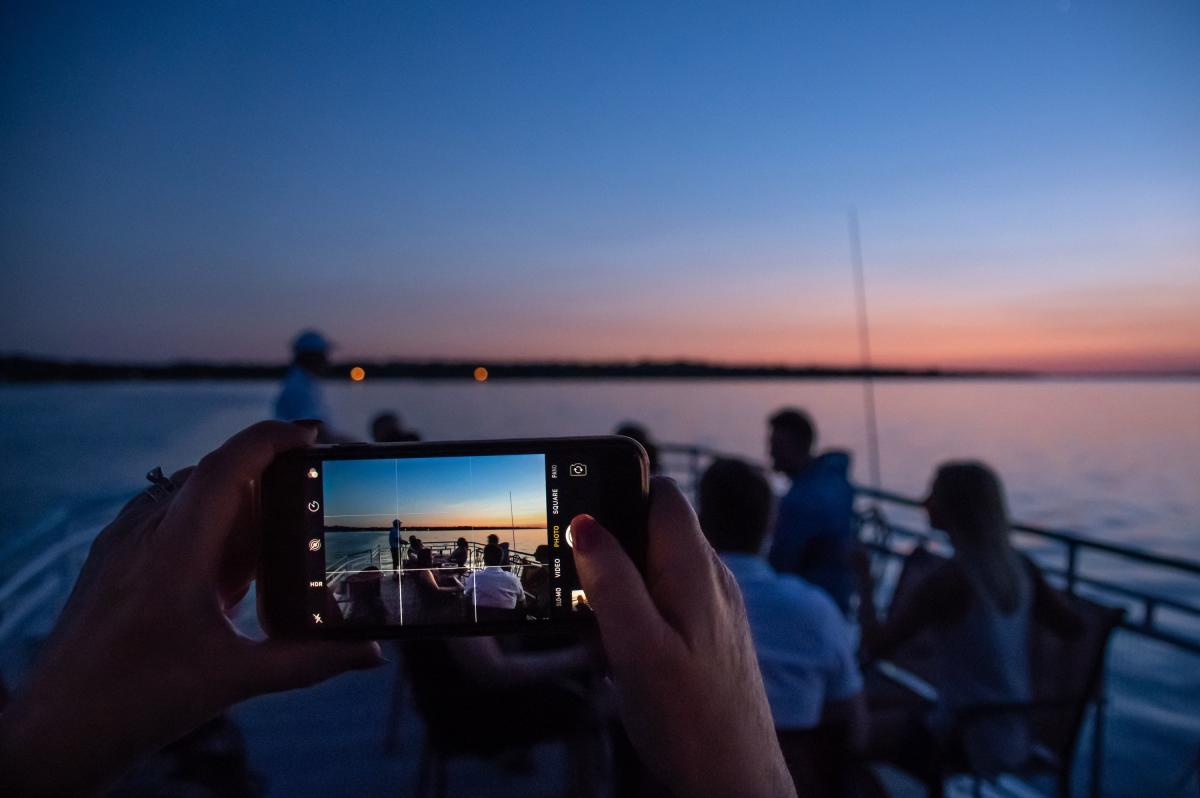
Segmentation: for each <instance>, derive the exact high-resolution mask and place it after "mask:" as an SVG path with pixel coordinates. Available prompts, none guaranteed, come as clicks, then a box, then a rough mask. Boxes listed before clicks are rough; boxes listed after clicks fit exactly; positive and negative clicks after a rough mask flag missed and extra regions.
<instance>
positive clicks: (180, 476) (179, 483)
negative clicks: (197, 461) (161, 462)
mask: <svg viewBox="0 0 1200 798" xmlns="http://www.w3.org/2000/svg"><path fill="white" fill-rule="evenodd" d="M195 470H196V467H195V466H188V467H187V468H181V469H179V470H178V471H176V472H175V473H174V474H172V475H171V481H172V482H173V483H175V487H176V489H178V488H182V487H183V485H184V483H185V482H187V481H188V477H190V476H191V475H192V472H194V471H195Z"/></svg>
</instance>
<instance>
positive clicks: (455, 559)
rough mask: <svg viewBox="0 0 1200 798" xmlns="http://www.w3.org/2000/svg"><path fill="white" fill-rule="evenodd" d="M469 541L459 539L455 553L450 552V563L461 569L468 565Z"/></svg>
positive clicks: (455, 545)
mask: <svg viewBox="0 0 1200 798" xmlns="http://www.w3.org/2000/svg"><path fill="white" fill-rule="evenodd" d="M467 553H468V549H467V539H466V538H459V539H458V540H457V541H456V542H455V544H454V551H452V552H450V557H449V559H450V562H452V563H454V564H455V565H457V566H458V567H459V568H462V567H464V566H465V565H466V564H467Z"/></svg>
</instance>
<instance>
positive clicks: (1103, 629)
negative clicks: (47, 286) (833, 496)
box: [891, 547, 1125, 798]
mask: <svg viewBox="0 0 1200 798" xmlns="http://www.w3.org/2000/svg"><path fill="white" fill-rule="evenodd" d="M944 561H945V560H944V558H943V557H940V556H938V555H936V554H933V553H932V552H930V551H929V550H928V549H926V548H924V547H921V548H917V549H915V550H914V551H913V552H912V554H910V555H909V556H908V557H907V558H906V559H905V563H904V568H903V569H902V570H901V573H900V577H899V579H898V581H897V584H896V590H895V593H894V594H893V598H892V604H893V606H901V604H900V602H905V601H908V600H910V598H911V596H912V595H913V593H914V591H915V589H916V586H917V585H918V584H919V583H920V580H921V579H923V578H925V577H927V576H928V575H929V574H930V573H932V572H933V571H934V570H935V569H936V568H937V567H939V566H940V565H941V564H942V563H943V562H944ZM1064 598H1065V600H1066V602H1067V603H1068V605H1069V606H1070V607H1071V608H1072V609H1073V610H1074V611H1075V613H1076V614H1077V615H1078V617H1079V619H1080V625H1081V630H1080V633H1079V635H1078V636H1076V637H1074V638H1072V639H1069V640H1068V639H1064V638H1062V637H1060V636H1058V635H1056V634H1055V633H1054V632H1052V631H1051V630H1049V629H1046V628H1045V627H1042V626H1040V625H1038V624H1036V623H1035V624H1033V625H1031V628H1030V636H1031V639H1030V645H1029V652H1030V663H1029V667H1030V680H1031V684H1032V687H1033V697H1032V699H1031V700H1030V701H1028V702H1014V703H1004V704H989V705H979V706H975V707H970V708H968V709H967V710H965V711H964V712H963V713H962V714H961V715H960V717H959V718H958V726H957V731H956V734H957V735H958V736H959V739H961V736H962V735H965V734H966V733H967V732H968V730H969V729H970V727H971V725H972V724H974V723H978V722H980V721H981V720H983V719H985V718H991V717H996V716H998V715H1019V716H1021V717H1024V718H1026V719H1027V722H1028V724H1029V729H1030V736H1031V749H1030V758H1029V760H1028V761H1027V762H1026V763H1025V764H1024V765H1023V766H1022V767H1021V768H1020V769H1019V771H1017V772H1015V773H1013V774H1012V775H1015V776H1018V777H1032V776H1037V775H1050V776H1052V777H1053V778H1054V779H1055V782H1056V787H1057V793H1058V794H1059V795H1060V796H1063V798H1067V797H1068V796H1070V795H1071V774H1072V770H1073V765H1074V760H1075V751H1076V748H1077V744H1078V742H1079V735H1080V733H1081V732H1082V729H1083V723H1084V720H1085V717H1086V714H1087V710H1088V708H1089V707H1092V706H1094V707H1095V709H1096V724H1097V725H1096V735H1097V737H1096V738H1095V739H1096V740H1097V742H1098V741H1099V737H1098V735H1099V734H1102V732H1103V725H1102V722H1103V686H1104V663H1105V657H1106V655H1107V652H1108V642H1109V640H1110V639H1111V637H1112V634H1113V632H1114V631H1115V629H1116V628H1117V627H1118V626H1119V625H1120V624H1121V621H1122V620H1123V618H1124V615H1125V611H1124V610H1122V609H1116V608H1113V607H1108V606H1105V605H1103V604H1098V603H1096V602H1094V601H1089V600H1088V599H1084V598H1081V597H1079V596H1074V595H1070V594H1064ZM891 661H892V663H893V664H895V665H896V666H898V667H899V668H901V669H902V670H903V671H906V672H908V673H911V674H914V675H916V676H918V677H919V678H921V679H922V680H924V681H926V682H929V683H931V684H933V685H934V687H935V688H936V684H935V683H934V679H935V676H936V674H935V671H934V669H933V648H932V639H931V636H930V635H927V634H922V635H918V636H917V637H916V638H914V639H913V640H912V641H909V643H907V644H905V646H903V647H902V648H901V649H900V650H899V651H898V652H897V654H896V656H894V657H893V658H892V660H891ZM1094 748H1095V750H1093V752H1092V755H1093V757H1096V756H1098V755H1099V754H1100V750H1099V746H1098V745H1094ZM948 766H949V767H948V772H945V773H943V776H950V775H958V774H965V775H968V776H970V777H972V779H973V780H974V782H975V784H976V787H977V788H978V786H979V785H980V783H981V782H983V781H990V780H991V779H992V778H993V777H994V776H995V775H997V774H983V773H977V772H973V771H972V770H971V767H970V764H969V763H967V762H962V761H959V762H954V761H953V760H951V761H950V762H948ZM1093 778H1095V771H1093ZM1091 786H1092V789H1093V792H1096V791H1097V790H1098V787H1099V785H1097V784H1093V785H1091Z"/></svg>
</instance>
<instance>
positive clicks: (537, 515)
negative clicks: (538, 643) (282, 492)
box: [269, 439, 645, 633]
mask: <svg viewBox="0 0 1200 798" xmlns="http://www.w3.org/2000/svg"><path fill="white" fill-rule="evenodd" d="M584 440H585V439H578V440H576V441H575V442H574V443H572V444H556V445H540V446H539V445H536V444H534V443H533V442H530V443H528V444H524V445H522V444H520V443H512V444H507V445H499V446H490V447H482V450H472V449H473V448H475V449H479V448H480V447H471V446H469V445H462V444H457V445H450V446H437V445H424V446H423V445H410V446H404V447H395V446H392V447H379V448H376V447H368V448H370V449H374V451H371V452H370V453H367V452H363V453H362V454H363V456H357V457H356V456H354V453H355V450H354V449H353V448H352V447H334V448H333V449H332V450H326V451H322V450H321V449H320V448H314V449H311V450H305V453H304V454H303V456H300V457H291V458H285V460H284V461H283V463H282V464H281V465H280V466H279V467H278V468H277V469H276V470H277V471H278V470H279V469H285V470H286V471H287V473H286V474H284V475H283V476H284V478H285V480H286V482H287V483H288V484H290V485H293V486H298V487H299V490H298V491H292V490H288V491H286V492H287V493H290V494H291V495H292V497H293V498H292V500H291V501H292V502H293V504H292V505H291V506H292V507H293V508H295V507H297V506H299V507H300V508H301V509H300V511H299V512H298V513H296V512H288V513H286V516H288V517H290V518H291V519H292V520H291V521H290V522H288V523H286V524H285V527H292V528H296V527H298V528H297V529H296V533H298V534H295V533H292V532H290V531H289V530H288V529H287V528H284V529H276V530H275V531H274V533H273V534H274V535H275V536H276V537H279V536H280V535H281V534H282V535H283V536H284V537H285V538H288V539H290V540H291V542H292V545H293V549H292V551H293V552H294V551H297V550H300V545H299V544H300V543H301V542H302V544H303V551H302V552H301V555H300V557H299V558H296V557H290V558H288V559H290V560H291V561H292V562H295V563H297V564H299V563H302V565H301V567H300V568H299V569H291V573H290V574H287V573H285V574H282V575H276V576H275V577H274V578H273V579H271V580H270V581H269V586H270V587H272V588H274V591H275V592H278V591H279V589H280V585H281V579H282V580H286V581H287V582H289V583H290V584H289V585H288V586H287V588H286V589H287V590H288V591H289V592H294V589H295V587H296V581H297V580H298V581H299V582H301V583H302V585H303V590H302V593H303V596H304V600H303V601H295V600H290V601H288V602H286V603H287V604H288V606H289V607H290V610H289V612H290V614H291V615H292V616H293V617H290V618H289V619H288V625H289V626H293V627H294V626H295V624H296V621H297V618H296V617H295V616H296V615H297V612H298V610H299V606H297V605H301V604H302V605H303V606H304V616H303V620H304V622H305V623H306V624H307V625H308V626H309V627H310V630H311V631H313V632H316V633H321V632H323V631H326V630H331V631H332V630H339V631H343V632H351V631H353V630H359V631H362V632H363V633H367V632H370V631H375V632H379V631H380V630H386V631H385V633H393V632H396V631H398V630H406V629H425V630H426V631H430V630H436V629H447V630H450V631H463V630H464V629H463V628H464V627H479V628H480V629H483V628H488V629H496V628H498V627H513V626H531V625H536V624H545V623H547V622H552V623H553V622H556V621H557V622H562V621H569V620H571V619H573V618H577V617H578V616H586V615H588V614H590V612H591V609H590V607H589V605H588V599H587V595H586V593H585V591H584V590H583V589H582V587H581V586H580V583H579V579H578V576H577V574H576V571H575V562H574V557H573V553H572V548H573V543H574V541H573V538H572V533H571V528H570V520H571V518H572V517H573V516H574V515H576V514H578V513H580V512H588V513H591V514H593V515H596V516H597V517H598V518H600V519H601V520H602V521H603V520H605V516H610V517H614V516H615V517H616V518H618V519H619V518H621V517H624V516H629V513H628V508H624V509H622V508H620V507H613V506H612V505H613V503H614V502H626V503H628V502H631V501H632V502H634V503H637V502H639V500H640V498H641V497H640V495H639V494H644V483H645V476H644V466H642V465H641V458H640V457H637V456H636V455H637V454H638V453H640V450H636V449H634V448H632V447H631V446H630V445H628V444H626V445H624V446H621V447H619V449H618V448H616V447H613V446H612V445H611V444H609V445H597V444H595V443H594V442H593V443H592V444H591V445H589V444H587V443H585V442H584ZM615 440H621V439H615ZM385 448H386V449H387V451H384V449H385ZM505 449H507V450H505ZM618 451H621V452H623V453H624V454H625V457H623V458H622V457H617V456H615V455H616V454H617V452H618ZM630 453H633V454H634V455H635V456H633V457H631V456H630ZM622 494H624V498H622ZM274 503H275V504H276V505H278V504H279V497H275V502H274ZM629 517H631V516H629ZM618 522H620V521H618ZM624 523H626V524H628V521H625V522H624ZM276 544H278V541H276ZM276 603H277V604H278V602H276Z"/></svg>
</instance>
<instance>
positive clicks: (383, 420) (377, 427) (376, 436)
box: [371, 410, 421, 443]
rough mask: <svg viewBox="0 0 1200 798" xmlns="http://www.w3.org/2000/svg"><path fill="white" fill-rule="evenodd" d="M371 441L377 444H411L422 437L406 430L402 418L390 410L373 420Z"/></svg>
mask: <svg viewBox="0 0 1200 798" xmlns="http://www.w3.org/2000/svg"><path fill="white" fill-rule="evenodd" d="M371 440H373V441H375V442H376V443H411V442H413V441H419V440H421V436H420V435H418V434H417V433H416V432H414V431H412V430H410V429H405V428H404V422H403V421H401V420H400V416H398V415H396V414H395V413H393V412H391V411H390V410H389V411H385V412H383V413H380V414H379V415H377V416H375V418H373V419H371Z"/></svg>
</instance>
